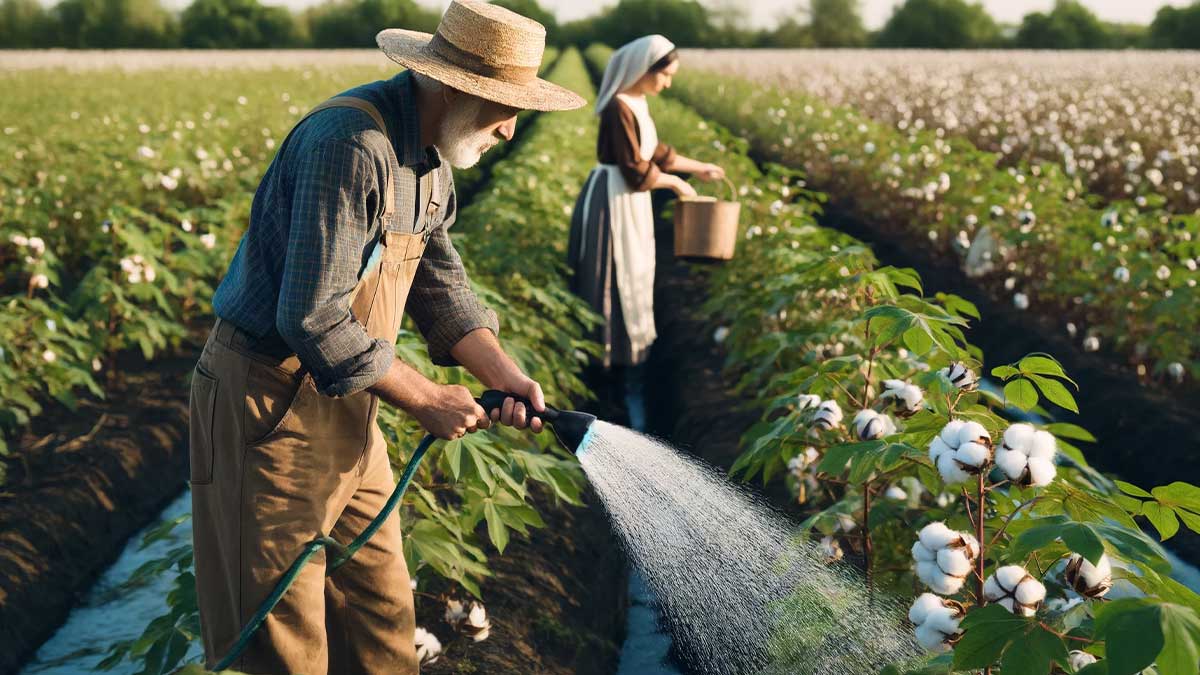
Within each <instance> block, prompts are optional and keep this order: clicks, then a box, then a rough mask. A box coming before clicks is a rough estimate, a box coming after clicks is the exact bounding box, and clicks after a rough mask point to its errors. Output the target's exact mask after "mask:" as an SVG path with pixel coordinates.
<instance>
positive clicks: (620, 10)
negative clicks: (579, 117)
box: [0, 0, 1200, 49]
mask: <svg viewBox="0 0 1200 675" xmlns="http://www.w3.org/2000/svg"><path fill="white" fill-rule="evenodd" d="M494 1H495V2H496V4H500V5H504V6H506V7H509V8H510V9H513V10H516V11H518V12H520V13H521V14H524V15H526V16H529V17H532V18H534V19H537V20H538V21H540V22H542V23H543V24H545V26H546V28H547V31H548V41H549V42H550V43H551V44H555V45H560V46H562V45H571V44H574V45H588V44H591V43H593V42H601V43H605V44H608V45H612V46H619V45H621V44H624V43H625V42H627V41H629V40H631V39H633V38H636V37H638V36H641V35H645V34H647V33H656V32H657V33H663V34H665V35H668V36H670V38H671V39H672V40H673V41H675V43H676V44H678V45H680V46H682V47H713V48H716V47H776V48H796V47H893V48H932V49H982V48H1022V49H1127V48H1144V49H1200V0H1196V2H1194V3H1193V4H1192V5H1190V6H1187V7H1178V8H1177V7H1170V6H1167V7H1163V8H1162V9H1160V10H1159V11H1158V13H1157V14H1156V15H1155V17H1154V20H1153V21H1152V22H1151V23H1150V25H1148V26H1147V25H1136V24H1115V23H1111V22H1106V21H1102V20H1101V19H1100V18H1098V17H1097V16H1096V15H1095V14H1094V13H1093V12H1092V11H1091V10H1089V9H1088V8H1087V7H1086V6H1084V5H1083V4H1081V3H1080V2H1078V1H1077V0H1056V2H1055V4H1054V7H1053V8H1052V9H1051V10H1050V11H1048V12H1034V13H1031V14H1028V15H1026V16H1025V17H1024V18H1023V19H1022V20H1021V22H1020V23H1019V24H1017V25H1006V24H1001V23H998V22H997V21H996V20H995V19H994V18H993V17H992V16H991V15H989V14H988V13H987V11H986V10H985V9H984V8H983V6H982V5H980V4H978V3H977V2H971V1H969V0H904V2H902V3H900V4H898V5H897V6H896V8H895V10H894V12H893V14H892V16H891V17H890V18H889V19H888V21H887V23H886V24H885V25H884V26H883V27H882V28H881V29H879V30H878V31H869V30H867V28H866V27H865V26H864V25H863V21H862V14H861V10H860V7H859V0H807V1H804V2H802V3H801V4H800V5H799V6H797V8H796V9H795V10H794V11H792V12H789V13H787V14H786V15H783V16H781V17H780V19H779V21H778V23H777V25H776V26H775V27H773V28H770V29H751V28H747V27H746V26H745V15H744V9H743V8H740V7H739V5H742V6H744V4H745V3H737V2H736V0H717V1H716V2H709V3H707V4H700V2H698V1H697V0H620V1H619V2H618V3H617V4H616V5H613V6H610V7H608V8H607V9H605V10H603V11H601V12H600V13H598V14H596V15H594V16H591V17H588V18H585V19H580V20H575V21H569V22H564V23H561V24H560V23H559V22H558V21H557V20H556V19H555V17H554V15H553V14H552V13H550V12H549V11H547V10H546V9H545V8H543V7H542V6H540V5H539V4H538V2H537V0H494ZM438 18H439V13H438V12H437V11H436V10H434V9H431V8H429V7H426V6H424V5H420V4H417V2H415V1H414V0H326V2H324V3H323V4H319V5H316V6H313V7H310V8H308V9H305V10H303V11H301V12H292V11H289V10H288V9H287V8H284V7H279V6H271V5H264V4H262V3H261V2H259V0H193V1H192V3H191V4H190V5H188V6H187V7H186V8H185V9H184V10H183V11H182V12H172V11H170V10H168V9H167V8H166V7H164V6H163V4H162V3H161V0H59V1H58V3H57V4H55V5H53V6H51V7H43V5H42V4H41V3H40V2H39V1H38V0H0V48H39V47H66V48H115V47H122V48H151V47H156V48H170V47H188V48H200V49H203V48H268V47H270V48H279V47H317V48H328V47H372V46H374V44H375V40H374V36H375V33H376V31H377V30H379V29H380V28H381V27H404V28H410V29H414V30H423V31H429V32H432V31H433V30H434V28H435V27H436V26H437V22H438Z"/></svg>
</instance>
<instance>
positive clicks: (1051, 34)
mask: <svg viewBox="0 0 1200 675" xmlns="http://www.w3.org/2000/svg"><path fill="white" fill-rule="evenodd" d="M1016 46H1018V47H1023V48H1025V49H1107V48H1109V47H1111V46H1112V37H1111V35H1110V34H1109V32H1108V29H1107V28H1106V27H1105V25H1104V23H1103V22H1102V21H1100V19H1098V18H1097V17H1096V15H1095V14H1093V13H1092V11H1091V10H1090V9H1088V8H1087V7H1084V6H1083V5H1081V4H1079V3H1078V2H1076V1H1075V0H1056V1H1055V3H1054V9H1052V10H1051V11H1050V13H1049V14H1044V13H1042V12H1034V13H1032V14H1028V15H1026V16H1025V18H1024V19H1023V20H1022V21H1021V27H1020V28H1019V29H1018V30H1017V37H1016Z"/></svg>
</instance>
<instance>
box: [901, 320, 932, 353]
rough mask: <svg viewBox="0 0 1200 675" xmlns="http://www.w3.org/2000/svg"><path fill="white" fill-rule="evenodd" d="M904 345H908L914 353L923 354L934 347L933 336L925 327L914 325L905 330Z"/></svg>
mask: <svg viewBox="0 0 1200 675" xmlns="http://www.w3.org/2000/svg"><path fill="white" fill-rule="evenodd" d="M904 346H905V347H908V348H909V350H910V351H912V353H913V354H915V355H917V356H921V355H923V354H926V353H928V352H929V350H930V349H933V338H932V337H930V336H929V333H928V331H926V330H925V329H924V328H923V327H921V326H913V327H912V328H909V329H908V330H906V331H904Z"/></svg>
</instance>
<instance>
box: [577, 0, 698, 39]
mask: <svg viewBox="0 0 1200 675" xmlns="http://www.w3.org/2000/svg"><path fill="white" fill-rule="evenodd" d="M572 23H574V24H575V26H573V27H572V28H573V29H574V30H573V31H572V32H571V33H572V35H573V36H574V37H575V38H576V39H578V40H580V42H578V44H588V43H590V42H601V43H604V44H606V45H609V46H610V47H620V46H621V45H623V44H625V43H626V42H629V41H630V40H633V39H635V38H639V37H642V36H643V35H649V34H652V33H661V34H663V35H666V36H667V37H668V38H670V39H671V41H672V42H674V43H675V44H676V45H679V46H680V47H714V46H718V45H719V44H721V41H720V39H719V38H720V36H719V35H714V33H715V31H713V30H712V26H711V24H710V23H709V15H708V10H706V9H705V8H704V7H703V6H702V5H701V4H700V3H699V2H696V0H620V2H618V3H617V4H616V5H614V6H613V7H611V8H609V9H608V10H606V11H603V12H601V14H600V15H599V16H597V17H595V18H594V19H591V20H586V19H585V20H584V21H582V22H572ZM589 24H590V25H589ZM568 25H570V24H568ZM588 28H590V29H591V30H590V31H588V30H587V29H588ZM589 32H590V34H589ZM713 38H717V39H713Z"/></svg>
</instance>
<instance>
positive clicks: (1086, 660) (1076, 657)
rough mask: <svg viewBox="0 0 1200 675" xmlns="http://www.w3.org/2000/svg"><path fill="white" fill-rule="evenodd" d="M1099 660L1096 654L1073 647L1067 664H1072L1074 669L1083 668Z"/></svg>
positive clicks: (1068, 655)
mask: <svg viewBox="0 0 1200 675" xmlns="http://www.w3.org/2000/svg"><path fill="white" fill-rule="evenodd" d="M1097 660H1098V659H1097V658H1096V657H1095V656H1093V655H1091V654H1089V653H1087V652H1085V651H1080V650H1078V649H1072V650H1071V653H1070V654H1067V664H1068V665H1070V666H1071V670H1072V671H1080V670H1083V669H1084V668H1086V667H1088V666H1090V665H1092V664H1093V663H1095V662H1096V661H1097Z"/></svg>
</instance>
